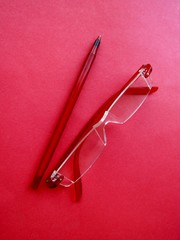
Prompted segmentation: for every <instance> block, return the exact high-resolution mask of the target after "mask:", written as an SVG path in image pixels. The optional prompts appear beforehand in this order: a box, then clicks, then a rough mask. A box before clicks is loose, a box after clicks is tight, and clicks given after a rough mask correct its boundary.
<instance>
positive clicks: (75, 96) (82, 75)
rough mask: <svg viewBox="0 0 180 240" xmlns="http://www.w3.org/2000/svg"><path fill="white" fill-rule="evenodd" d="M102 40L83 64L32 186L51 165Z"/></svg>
mask: <svg viewBox="0 0 180 240" xmlns="http://www.w3.org/2000/svg"><path fill="white" fill-rule="evenodd" d="M100 42H101V36H99V37H98V38H97V39H96V40H95V42H94V44H93V47H92V49H91V51H90V53H89V55H88V57H87V59H86V61H85V63H84V65H83V68H82V70H81V73H80V75H79V77H78V79H77V81H76V83H75V86H74V87H73V89H72V91H71V93H70V96H69V98H68V100H67V103H66V105H65V108H64V111H63V114H62V116H61V117H60V119H59V122H58V123H57V125H56V128H55V130H54V133H53V135H52V137H51V139H50V141H49V144H48V146H47V148H46V150H45V152H44V155H43V157H42V159H41V162H40V165H39V167H38V169H37V172H36V174H35V177H34V179H33V183H32V187H33V188H38V186H39V184H40V182H41V179H42V177H43V175H44V173H45V171H46V169H47V167H48V165H49V162H50V160H51V158H52V156H53V154H54V151H55V149H56V147H57V144H58V142H59V140H60V138H61V135H62V133H63V131H64V129H65V127H66V124H67V121H68V119H69V117H70V115H71V113H72V110H73V108H74V105H75V103H76V101H77V99H78V97H79V94H80V92H81V89H82V87H83V85H84V83H85V80H86V78H87V75H88V73H89V71H90V69H91V66H92V64H93V62H94V59H95V56H96V53H97V50H98V47H99V45H100Z"/></svg>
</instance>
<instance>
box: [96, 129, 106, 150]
mask: <svg viewBox="0 0 180 240" xmlns="http://www.w3.org/2000/svg"><path fill="white" fill-rule="evenodd" d="M95 131H96V133H97V135H98V137H99V138H100V140H101V141H102V143H103V144H104V145H106V143H107V138H106V131H105V124H101V125H100V126H99V127H97V128H95Z"/></svg>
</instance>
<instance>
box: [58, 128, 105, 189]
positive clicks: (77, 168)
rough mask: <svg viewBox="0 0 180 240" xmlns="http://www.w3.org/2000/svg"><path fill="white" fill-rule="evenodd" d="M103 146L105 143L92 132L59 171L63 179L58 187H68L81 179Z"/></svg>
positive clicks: (96, 133)
mask: <svg viewBox="0 0 180 240" xmlns="http://www.w3.org/2000/svg"><path fill="white" fill-rule="evenodd" d="M104 146H105V143H104V141H103V139H102V138H101V136H100V135H99V133H98V132H97V131H96V130H92V132H91V133H90V134H89V135H88V136H87V137H86V138H85V140H84V141H82V143H81V144H80V145H79V146H78V148H77V149H76V150H75V152H74V153H73V154H72V155H71V156H70V157H69V158H68V161H67V162H66V163H65V164H64V165H63V166H62V167H61V168H60V169H59V173H60V175H63V177H64V178H63V181H62V182H61V183H60V185H63V186H66V187H68V186H69V185H71V184H72V183H74V182H76V181H77V180H78V179H79V178H81V177H82V176H83V175H84V174H85V173H86V172H87V171H88V170H89V169H90V168H91V166H92V165H93V164H94V163H95V161H96V159H97V158H98V157H99V155H100V154H101V152H102V151H103V149H104ZM73 170H74V171H73Z"/></svg>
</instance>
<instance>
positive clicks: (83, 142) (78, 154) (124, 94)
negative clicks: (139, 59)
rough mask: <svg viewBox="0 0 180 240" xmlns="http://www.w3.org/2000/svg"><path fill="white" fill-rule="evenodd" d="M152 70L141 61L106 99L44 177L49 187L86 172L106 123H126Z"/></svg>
mask: <svg viewBox="0 0 180 240" xmlns="http://www.w3.org/2000/svg"><path fill="white" fill-rule="evenodd" d="M151 71H152V67H151V65H150V64H147V65H143V66H142V67H141V68H140V69H139V70H138V71H137V72H136V73H135V74H134V75H133V76H132V77H131V79H130V80H129V81H128V82H127V83H126V84H125V85H124V87H123V88H122V89H121V90H120V91H118V92H117V93H116V94H114V95H113V96H112V97H111V98H110V99H109V100H108V101H107V102H105V104H104V105H103V106H102V107H101V108H100V110H98V112H97V113H96V114H95V116H94V117H93V119H92V120H91V121H90V122H89V123H88V124H87V126H86V127H85V129H84V130H83V131H82V132H81V133H80V135H79V136H78V137H77V139H76V140H75V141H74V142H73V144H72V145H71V146H70V148H69V149H68V151H67V152H66V154H65V156H64V157H63V158H62V159H61V160H60V163H59V164H58V166H57V168H56V170H54V171H53V172H52V174H51V175H50V177H49V178H48V179H47V180H46V183H47V184H48V186H49V187H54V186H57V185H61V186H64V187H70V186H71V185H72V184H75V183H76V182H77V181H78V180H80V179H81V178H82V177H83V176H84V175H85V174H86V173H87V172H88V170H89V169H90V168H91V167H92V166H93V165H94V163H95V162H96V160H97V159H98V157H99V156H100V155H101V153H102V152H103V150H104V148H105V146H106V145H107V135H106V126H107V125H108V124H109V123H113V124H124V123H126V122H127V121H128V120H129V119H130V118H131V117H132V116H133V115H134V114H135V112H136V111H137V110H138V109H139V108H140V107H141V105H142V104H143V103H144V101H145V100H146V98H147V96H148V94H149V93H150V92H151V90H152V85H151V84H152V83H151V79H150V74H151ZM156 90H157V89H156ZM73 170H74V171H73Z"/></svg>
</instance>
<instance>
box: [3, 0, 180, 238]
mask: <svg viewBox="0 0 180 240" xmlns="http://www.w3.org/2000/svg"><path fill="white" fill-rule="evenodd" d="M178 2H179V1H178V0H174V1H170V0H159V1H156V0H152V1H143V0H136V1H133V0H126V1H125V0H123V1H118V0H111V1H110V0H107V1H99V0H96V1H95V0H91V1H86V0H77V1H76V0H75V1H69V0H66V1H64V0H51V1H48V0H36V1H26V0H15V1H10V0H0V40H1V44H0V52H1V58H0V116H1V118H0V160H1V163H0V174H1V175H0V176H1V181H0V193H1V198H0V235H1V236H0V238H1V240H5V239H6V240H9V239H27V240H29V239H33V240H37V239H44V240H46V239H48V240H51V239H66V240H68V239H73V240H76V239H78V240H81V239H88V240H89V239H93V240H96V239H98V240H99V239H101V240H116V239H118V240H119V239H125V240H137V239H138V240H150V239H153V240H154V239H155V240H178V239H180V230H179V223H180V191H179V190H180V163H179V158H180V150H179V142H180V134H179V133H180V122H179V112H180V97H179V90H180V88H179V87H180V79H179V65H180V49H179V41H180V32H179V31H180V30H179V20H180V18H179V3H178ZM99 34H101V35H102V42H101V46H100V48H99V51H98V55H97V58H96V60H95V62H94V65H93V67H92V70H91V72H90V74H89V76H88V79H87V82H86V84H85V86H84V88H83V91H82V93H81V95H80V98H79V100H78V102H77V105H76V107H75V109H74V111H73V114H72V117H71V119H70V121H69V123H68V126H67V128H66V131H65V133H64V135H63V138H62V141H61V142H60V144H59V146H58V149H57V151H56V153H55V155H54V157H53V159H52V162H51V166H50V167H49V169H51V168H52V166H53V165H54V164H55V163H56V162H57V160H58V159H59V157H60V156H61V155H62V154H63V152H64V150H65V149H66V148H67V146H68V144H69V143H70V142H71V141H72V140H73V138H74V137H75V135H76V134H77V132H78V131H79V130H80V129H81V127H82V126H83V125H84V124H85V123H86V121H87V120H88V119H89V118H90V117H91V116H92V114H93V113H94V112H95V111H96V110H97V108H98V107H99V106H100V105H101V104H102V103H103V102H104V101H105V100H106V99H107V98H108V97H109V96H111V95H112V94H113V93H114V92H116V91H117V90H118V89H119V88H120V87H121V86H122V85H123V84H124V83H125V82H126V81H127V80H128V79H129V77H130V76H131V75H132V74H133V73H134V72H135V71H136V70H137V69H138V68H139V67H140V66H141V65H142V64H145V63H151V64H152V66H153V72H152V77H153V80H154V84H155V85H158V86H159V90H158V92H157V93H155V94H153V95H151V96H150V97H149V98H148V100H147V101H146V103H145V104H144V105H143V107H142V108H141V109H140V110H139V112H137V114H136V115H135V116H134V117H133V118H132V119H131V120H130V121H129V122H128V123H127V124H126V125H124V126H111V127H109V128H108V146H107V148H106V149H105V151H104V152H103V154H102V156H101V157H100V158H99V159H98V161H97V163H96V165H95V166H94V167H93V168H92V169H91V171H90V172H89V173H88V174H87V175H86V176H85V177H84V178H83V196H82V199H81V201H80V202H78V203H75V202H74V201H73V199H74V196H73V193H74V191H73V188H72V189H71V188H70V189H62V188H58V189H53V190H52V189H48V188H47V187H46V186H45V183H44V180H43V181H42V183H41V185H40V187H39V189H38V190H36V191H34V190H32V189H31V187H30V185H31V181H32V178H33V176H34V174H35V171H36V169H37V166H38V164H39V161H40V158H41V156H42V154H43V151H44V149H45V147H46V145H47V143H48V140H49V138H50V136H51V134H52V132H53V129H54V127H55V125H56V122H57V120H58V117H59V115H60V114H61V111H62V109H63V106H64V104H65V102H66V99H67V97H68V95H69V92H70V90H71V88H72V86H73V84H74V81H75V80H76V77H77V75H78V72H79V70H80V69H81V66H82V63H83V61H84V58H85V56H86V55H87V53H88V51H89V49H90V47H91V45H92V43H93V42H94V40H95V38H96V37H97V36H98V35H99ZM47 173H48V171H47ZM47 173H46V175H47Z"/></svg>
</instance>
